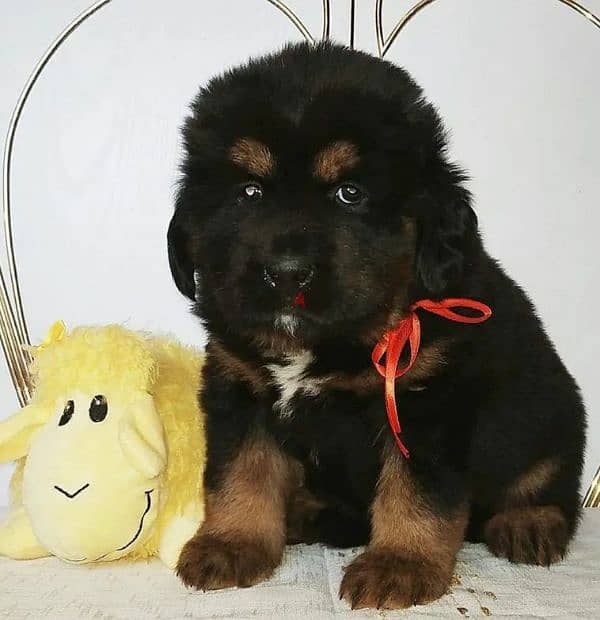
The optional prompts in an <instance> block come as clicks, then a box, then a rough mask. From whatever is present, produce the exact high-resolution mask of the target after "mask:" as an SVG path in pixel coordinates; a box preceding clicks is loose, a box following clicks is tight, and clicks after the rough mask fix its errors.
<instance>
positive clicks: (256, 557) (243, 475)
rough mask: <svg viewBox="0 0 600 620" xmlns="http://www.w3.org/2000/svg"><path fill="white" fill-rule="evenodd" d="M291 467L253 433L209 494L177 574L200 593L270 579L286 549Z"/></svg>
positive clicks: (266, 440) (267, 440)
mask: <svg viewBox="0 0 600 620" xmlns="http://www.w3.org/2000/svg"><path fill="white" fill-rule="evenodd" d="M291 478H292V475H291V472H290V466H289V461H288V459H287V458H286V456H285V455H284V454H283V453H282V452H281V451H280V450H279V448H278V447H277V446H276V445H275V444H274V442H273V441H272V440H271V439H270V438H269V437H268V436H267V435H265V434H263V433H261V432H259V433H256V432H254V433H252V434H251V435H249V436H248V437H247V438H246V440H245V441H244V442H243V443H242V445H241V447H240V448H239V450H238V452H237V454H236V455H235V456H234V458H233V459H232V460H231V461H230V462H229V463H228V465H227V466H226V467H225V469H224V472H223V475H222V476H221V477H220V483H219V485H218V487H217V488H216V489H213V490H211V491H210V492H209V495H208V498H207V507H206V520H205V521H204V523H203V524H202V526H201V527H200V529H199V531H198V533H197V534H196V536H195V537H194V538H192V540H190V541H189V542H188V543H187V544H186V545H185V547H184V548H183V551H182V553H181V556H180V558H179V563H178V566H177V573H178V575H179V576H180V577H181V579H182V580H183V581H184V583H185V584H187V585H190V586H193V587H195V588H198V589H202V590H212V589H218V588H225V587H228V586H241V587H246V586H250V585H253V584H255V583H257V582H259V581H262V580H263V579H267V578H268V577H270V576H271V574H272V573H273V571H274V570H275V568H276V567H277V565H278V564H279V562H280V561H281V556H282V553H283V547H284V544H285V506H286V501H287V495H288V492H289V487H290V481H291Z"/></svg>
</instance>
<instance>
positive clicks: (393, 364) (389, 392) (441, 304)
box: [371, 298, 492, 458]
mask: <svg viewBox="0 0 600 620" xmlns="http://www.w3.org/2000/svg"><path fill="white" fill-rule="evenodd" d="M419 308H421V309H422V310H427V312H431V313H432V314H437V315H438V316H441V317H443V318H445V319H449V320H450V321H456V322H457V323H483V322H484V321H487V320H488V319H489V318H490V316H492V310H491V309H490V307H489V306H486V305H485V304H483V303H481V302H479V301H474V300H473V299H462V298H457V299H442V300H441V301H432V300H431V299H421V300H420V301H417V302H415V303H414V304H412V305H411V306H410V307H409V309H408V315H407V316H406V317H405V318H403V319H402V320H401V321H400V323H399V324H398V327H396V328H395V329H392V330H390V331H388V332H386V333H385V334H384V335H383V338H382V339H381V340H380V341H379V342H378V343H377V344H376V345H375V348H374V349H373V353H372V354H371V359H372V360H373V364H374V365H375V368H376V369H377V372H378V373H379V374H380V375H381V376H382V377H385V408H386V410H387V417H388V421H389V423H390V427H391V429H392V433H393V435H394V439H395V440H396V443H397V444H398V448H399V449H400V452H402V454H403V456H404V457H405V458H409V457H410V453H409V451H408V448H407V447H406V446H405V445H404V444H403V443H402V440H401V439H400V433H401V432H402V429H401V427H400V420H399V419H398V410H397V408H396V390H395V382H396V379H398V378H399V377H401V376H402V375H405V374H406V373H407V372H408V371H409V370H410V369H411V368H412V366H413V364H414V363H415V361H416V359H417V355H418V353H419V345H420V344H421V322H420V321H419V316H418V314H417V310H418V309H419ZM453 308H470V309H472V310H477V311H478V312H481V315H480V316H464V315H463V314H459V313H458V312H454V310H453ZM407 343H408V346H409V351H410V359H409V360H408V362H407V363H406V365H405V366H403V367H402V368H398V362H399V361H400V356H401V355H402V352H403V351H404V348H405V347H406V344H407ZM384 355H385V366H384V365H383V364H381V359H382V358H383V356H384Z"/></svg>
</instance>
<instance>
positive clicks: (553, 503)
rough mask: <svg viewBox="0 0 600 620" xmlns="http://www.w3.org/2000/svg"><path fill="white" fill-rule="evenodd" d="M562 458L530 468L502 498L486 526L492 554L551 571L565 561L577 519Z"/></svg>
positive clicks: (574, 496) (575, 499)
mask: <svg viewBox="0 0 600 620" xmlns="http://www.w3.org/2000/svg"><path fill="white" fill-rule="evenodd" d="M566 473H567V472H566V471H565V468H564V467H561V462H560V460H559V459H557V458H551V457H549V458H546V459H542V460H540V461H538V462H537V463H535V464H534V465H532V466H530V467H529V469H527V470H526V471H525V472H524V473H523V474H521V475H520V476H518V477H517V478H516V479H515V480H514V481H513V482H512V483H511V484H510V485H509V486H508V487H507V488H506V489H505V491H504V492H503V493H501V497H500V500H501V501H500V502H499V505H498V506H497V509H496V513H495V514H494V515H493V516H492V517H491V518H490V519H488V521H487V522H486V523H485V524H484V527H483V538H484V540H485V542H486V544H487V546H488V548H489V549H490V551H491V552H492V553H494V554H495V555H497V556H499V557H505V558H507V559H508V560H510V561H511V562H518V563H525V564H539V565H543V566H548V565H550V564H552V563H554V562H557V561H559V560H561V559H562V558H563V556H564V555H565V553H566V550H567V546H568V543H569V540H570V539H571V537H572V534H573V531H574V529H575V526H576V522H577V516H578V506H579V498H578V496H577V492H576V489H574V488H573V487H574V486H575V485H573V482H572V481H573V480H576V477H575V476H573V475H565V474H566Z"/></svg>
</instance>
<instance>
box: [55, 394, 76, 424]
mask: <svg viewBox="0 0 600 620" xmlns="http://www.w3.org/2000/svg"><path fill="white" fill-rule="evenodd" d="M74 412H75V403H74V402H73V401H72V400H68V401H67V404H66V405H65V408H64V409H63V412H62V415H61V416H60V420H59V421H58V425H59V426H64V425H65V424H66V423H67V422H68V421H69V420H70V419H71V418H72V417H73V413H74Z"/></svg>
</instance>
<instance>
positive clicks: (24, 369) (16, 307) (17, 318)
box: [0, 0, 330, 404]
mask: <svg viewBox="0 0 600 620" xmlns="http://www.w3.org/2000/svg"><path fill="white" fill-rule="evenodd" d="M267 1H268V2H270V4H272V5H273V6H274V7H276V8H277V9H279V10H280V11H281V12H282V13H283V14H284V15H285V16H286V17H287V18H288V19H289V20H290V21H291V22H292V24H294V26H295V27H296V28H297V29H298V30H299V31H300V33H301V34H302V36H303V37H304V38H305V39H306V40H307V41H309V42H310V43H314V42H315V41H314V39H313V37H312V35H311V34H310V32H309V31H308V29H307V28H306V26H305V25H304V24H303V22H302V21H301V20H300V19H299V18H298V16H297V15H296V14H295V13H294V12H293V11H292V10H291V9H290V8H289V7H288V6H287V5H286V4H285V3H284V2H282V1H281V0H267ZM110 2H112V0H97V1H96V2H95V3H94V4H92V5H91V6H90V7H89V8H87V9H86V10H85V11H83V12H82V13H80V14H79V15H78V16H77V17H75V19H73V20H72V21H71V22H70V23H69V24H68V26H67V27H66V28H65V29H64V30H63V31H62V32H61V33H60V34H59V35H58V36H57V37H56V39H55V40H54V41H53V42H52V43H51V45H50V46H49V47H48V49H47V50H46V51H45V53H44V54H43V56H42V57H41V58H40V60H39V61H38V62H37V64H36V65H35V67H34V69H33V71H32V72H31V74H30V76H29V78H28V80H27V82H26V83H25V86H24V87H23V90H22V91H21V94H20V96H19V99H18V100H17V103H16V105H15V108H14V110H13V113H12V115H11V118H10V122H9V125H8V132H7V136H6V142H5V145H4V158H3V164H2V219H3V227H4V241H5V245H6V254H7V259H8V269H9V273H8V275H9V281H10V293H11V294H12V295H11V294H9V290H8V287H7V286H6V281H5V279H4V274H2V273H1V270H0V334H1V335H2V348H3V350H4V356H5V359H6V363H7V365H8V368H9V372H10V375H11V378H12V381H13V385H14V387H15V390H16V392H17V396H18V398H19V401H20V402H21V404H25V402H26V401H27V400H28V398H29V396H30V390H31V385H30V377H29V372H28V368H29V364H30V363H31V355H30V353H29V351H28V350H27V349H26V348H24V346H23V345H30V344H31V342H30V338H29V331H28V329H27V321H26V319H25V313H24V310H23V301H22V297H21V288H20V286H19V274H18V269H17V262H16V258H15V248H14V237H13V227H12V209H11V183H10V180H11V179H10V175H11V168H12V157H13V148H14V141H15V135H16V131H17V126H18V124H19V120H20V118H21V114H22V112H23V108H24V107H25V104H26V102H27V99H28V98H29V95H30V94H31V91H32V89H33V87H34V86H35V84H36V82H37V80H38V78H39V77H40V75H41V74H42V72H43V70H44V68H45V67H46V65H47V64H48V62H49V61H50V59H51V58H52V57H53V56H54V54H55V53H56V51H57V50H58V49H59V48H60V46H61V45H62V44H63V43H64V42H65V41H66V39H68V38H69V36H70V35H71V34H72V33H73V32H75V30H77V28H79V26H81V24H83V23H84V22H85V21H86V20H88V19H89V18H90V17H91V16H92V15H94V14H95V13H96V12H98V11H99V10H100V9H102V8H103V7H105V6H106V5H107V4H110ZM329 4H330V3H329V0H323V35H324V36H327V37H328V36H329V31H330V6H329Z"/></svg>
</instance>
